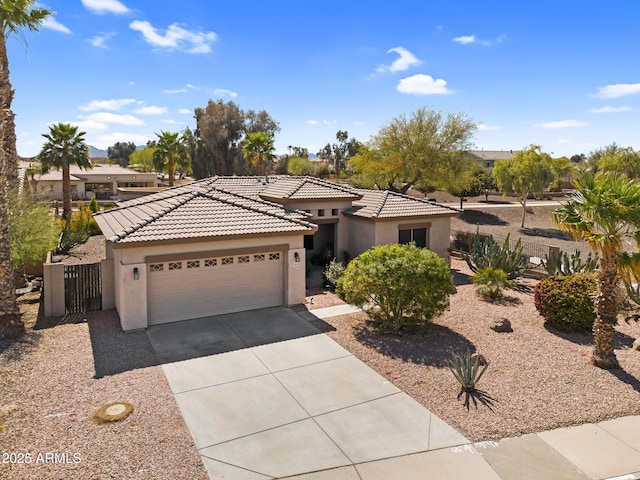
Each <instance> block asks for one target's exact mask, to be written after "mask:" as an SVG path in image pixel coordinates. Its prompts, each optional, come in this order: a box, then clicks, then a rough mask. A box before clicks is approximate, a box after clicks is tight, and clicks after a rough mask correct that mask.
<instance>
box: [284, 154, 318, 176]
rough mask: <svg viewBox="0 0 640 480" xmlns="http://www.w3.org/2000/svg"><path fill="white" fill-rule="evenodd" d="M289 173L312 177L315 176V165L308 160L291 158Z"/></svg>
mask: <svg viewBox="0 0 640 480" xmlns="http://www.w3.org/2000/svg"><path fill="white" fill-rule="evenodd" d="M287 171H288V173H290V174H291V175H311V174H313V163H312V162H311V161H310V160H309V159H308V158H303V157H291V158H290V159H289V163H288V168H287Z"/></svg>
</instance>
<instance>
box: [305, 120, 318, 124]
mask: <svg viewBox="0 0 640 480" xmlns="http://www.w3.org/2000/svg"><path fill="white" fill-rule="evenodd" d="M307 123H308V124H309V125H318V123H320V122H318V120H307Z"/></svg>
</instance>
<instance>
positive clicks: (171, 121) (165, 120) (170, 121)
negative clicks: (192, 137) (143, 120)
mask: <svg viewBox="0 0 640 480" xmlns="http://www.w3.org/2000/svg"><path fill="white" fill-rule="evenodd" d="M160 123H167V124H169V125H184V122H179V121H177V120H173V119H170V118H166V119H164V120H160Z"/></svg>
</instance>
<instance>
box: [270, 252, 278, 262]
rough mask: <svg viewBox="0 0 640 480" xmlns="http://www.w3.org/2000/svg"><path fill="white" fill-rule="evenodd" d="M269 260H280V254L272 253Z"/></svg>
mask: <svg viewBox="0 0 640 480" xmlns="http://www.w3.org/2000/svg"><path fill="white" fill-rule="evenodd" d="M269 260H280V254H279V253H270V254H269Z"/></svg>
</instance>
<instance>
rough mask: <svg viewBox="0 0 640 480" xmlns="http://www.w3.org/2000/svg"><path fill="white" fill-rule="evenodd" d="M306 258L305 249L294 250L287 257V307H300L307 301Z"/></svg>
mask: <svg viewBox="0 0 640 480" xmlns="http://www.w3.org/2000/svg"><path fill="white" fill-rule="evenodd" d="M306 261H307V260H306V257H305V250H304V247H300V248H292V249H290V250H289V252H288V255H287V265H285V269H286V271H287V289H286V290H287V298H285V302H286V304H287V305H299V304H302V303H304V301H305V293H306Z"/></svg>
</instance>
